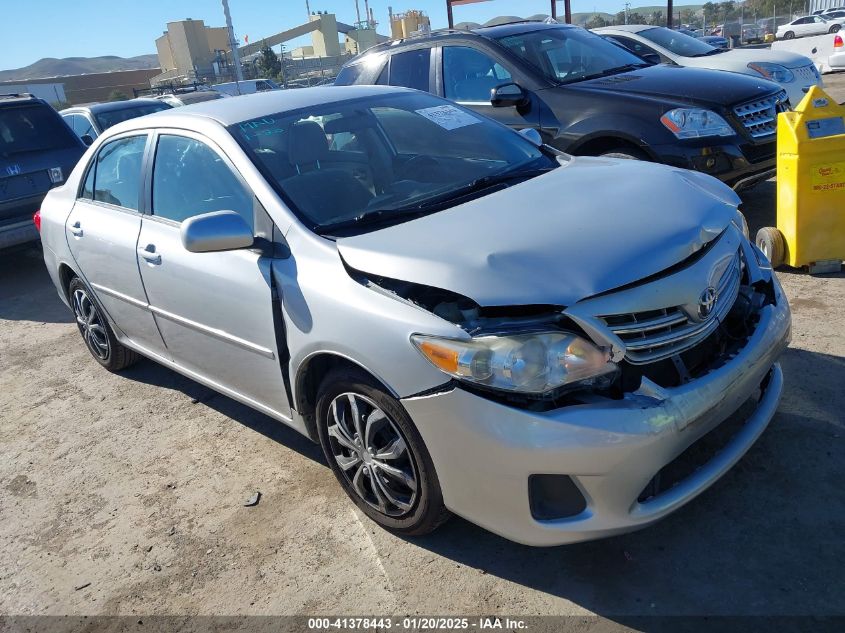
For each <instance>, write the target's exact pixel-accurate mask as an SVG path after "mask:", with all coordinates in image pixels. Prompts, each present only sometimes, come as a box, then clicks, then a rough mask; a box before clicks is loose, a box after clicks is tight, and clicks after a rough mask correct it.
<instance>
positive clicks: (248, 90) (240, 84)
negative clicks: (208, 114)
mask: <svg viewBox="0 0 845 633" xmlns="http://www.w3.org/2000/svg"><path fill="white" fill-rule="evenodd" d="M211 89H212V90H216V91H217V92H222V93H223V94H226V95H229V96H230V97H237V96H238V95H250V94H253V93H255V92H266V91H267V90H281V87H280V86H279V84H277V83H276V82H275V81H273V80H272V79H244V80H243V81H237V82H235V81H230V82H227V83H222V84H215V85H213V86H211Z"/></svg>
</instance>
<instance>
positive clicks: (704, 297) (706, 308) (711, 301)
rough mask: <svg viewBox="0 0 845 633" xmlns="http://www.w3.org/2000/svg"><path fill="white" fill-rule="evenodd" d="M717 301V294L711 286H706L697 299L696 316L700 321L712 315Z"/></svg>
mask: <svg viewBox="0 0 845 633" xmlns="http://www.w3.org/2000/svg"><path fill="white" fill-rule="evenodd" d="M718 299H719V293H718V292H717V291H716V289H715V288H714V287H713V286H707V288H705V289H704V292H702V293H701V295H700V296H699V297H698V316H700V317H701V319H702V320H704V319H708V318H710V315H711V314H713V308H715V307H716V301H718Z"/></svg>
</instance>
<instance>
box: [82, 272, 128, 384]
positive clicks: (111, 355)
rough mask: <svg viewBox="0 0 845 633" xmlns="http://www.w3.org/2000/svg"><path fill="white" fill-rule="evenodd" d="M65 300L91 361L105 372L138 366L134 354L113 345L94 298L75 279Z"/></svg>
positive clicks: (104, 320) (114, 343) (109, 330)
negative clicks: (106, 370) (67, 301)
mask: <svg viewBox="0 0 845 633" xmlns="http://www.w3.org/2000/svg"><path fill="white" fill-rule="evenodd" d="M68 297H69V298H70V306H71V308H72V309H73V314H74V316H75V317H76V326H77V327H78V328H79V333H80V334H81V335H82V340H84V341H85V346H86V347H87V348H88V351H89V352H91V355H92V356H93V357H94V360H96V361H97V362H98V363H100V364H101V365H102V366H103V367H105V368H106V369H108V370H109V371H120V370H121V369H124V368H126V367H129V366H130V365H133V364H135V363H136V362H138V358H139V356H138V353H137V352H135V351H133V350H131V349H129V348H128V347H124V346H123V345H121V344H120V343H119V342H118V341H117V339H116V338H115V336H114V332H113V331H112V329H111V326H110V325H109V322H108V320H107V319H106V317H105V315H104V314H103V311H102V309H100V306H99V305H98V304H97V301H96V299H94V295H93V294H92V293H91V291H90V290H89V289H88V286H86V285H85V283H84V282H83V281H82V280H81V279H80V278H79V277H74V278H73V279H72V280H71V282H70V284H69V285H68Z"/></svg>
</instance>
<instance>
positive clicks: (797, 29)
mask: <svg viewBox="0 0 845 633" xmlns="http://www.w3.org/2000/svg"><path fill="white" fill-rule="evenodd" d="M843 21H845V20H842V19H840V18H835V19H828V18H826V17H824V16H821V15H808V16H805V17H803V18H797V19H795V20H792V22H788V23H787V24H783V25H781V26H779V27H778V29H777V32H776V33H775V35H776V36H777V38H778V39H783V40H791V39H793V38H795V37H806V36H808V35H824V34H825V33H837V32H838V31H839V30H840V29H841V28H842V23H843Z"/></svg>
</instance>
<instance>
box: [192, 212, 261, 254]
mask: <svg viewBox="0 0 845 633" xmlns="http://www.w3.org/2000/svg"><path fill="white" fill-rule="evenodd" d="M180 234H181V238H182V246H184V247H185V250H188V251H190V252H192V253H210V252H213V251H234V250H237V249H239V248H247V247H249V246H252V244H253V242H254V241H255V239H254V237H253V235H252V229H251V228H250V227H249V225H248V224H247V223H246V221H245V220H244V219H243V218H242V217H241V216H240V214H238V213H235V212H234V211H214V212H212V213H203V214H202V215H195V216H194V217H192V218H188V219H187V220H185V221H184V222H182V229H181V231H180Z"/></svg>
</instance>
